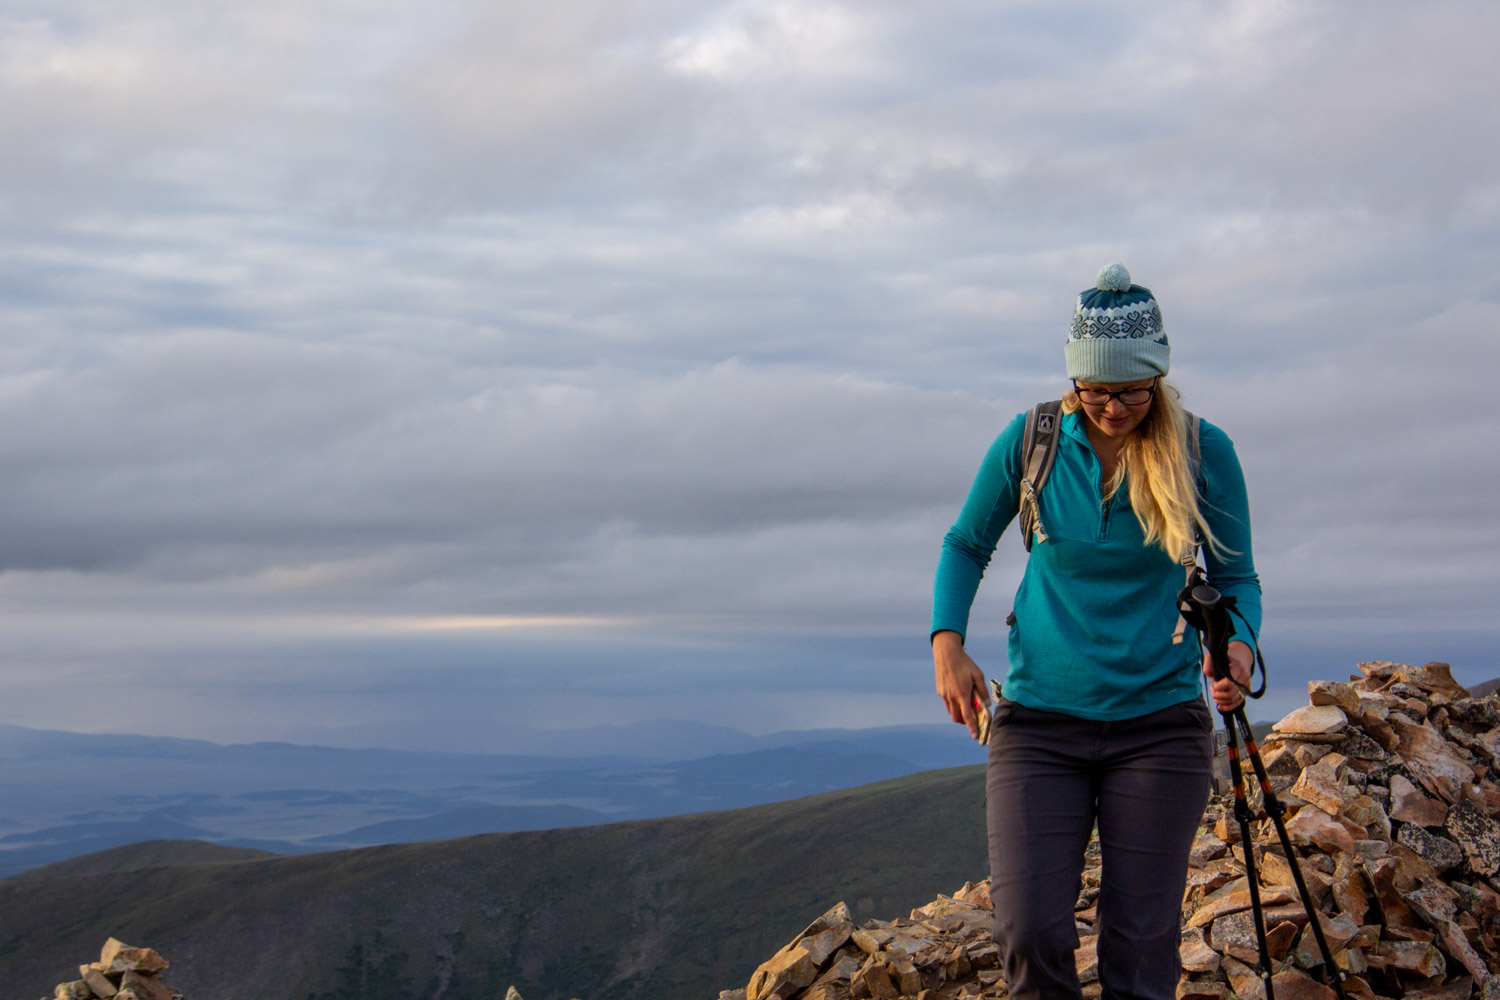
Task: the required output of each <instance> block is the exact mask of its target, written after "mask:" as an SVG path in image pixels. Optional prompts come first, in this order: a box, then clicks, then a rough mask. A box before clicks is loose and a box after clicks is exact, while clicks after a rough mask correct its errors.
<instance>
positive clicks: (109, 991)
mask: <svg viewBox="0 0 1500 1000" xmlns="http://www.w3.org/2000/svg"><path fill="white" fill-rule="evenodd" d="M167 967H168V963H167V960H166V959H165V958H162V957H161V956H160V955H158V954H157V953H156V952H154V951H152V950H151V949H150V948H132V947H131V946H130V945H128V944H126V943H125V942H123V941H119V940H116V939H115V938H110V939H109V940H108V941H106V942H104V948H103V950H101V951H100V952H99V961H97V962H90V963H89V964H88V965H80V966H79V967H78V978H77V979H75V980H73V981H72V982H67V983H58V984H57V988H56V989H55V990H53V991H52V1000H94V998H95V997H97V998H99V1000H111V998H113V1000H182V994H181V993H179V992H178V991H177V990H174V989H172V987H170V986H168V985H166V984H165V983H163V982H162V981H161V979H159V978H158V977H159V976H160V975H161V974H162V973H163V972H165V971H166V970H167ZM42 1000H47V998H46V997H43V998H42Z"/></svg>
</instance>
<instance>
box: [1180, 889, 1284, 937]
mask: <svg viewBox="0 0 1500 1000" xmlns="http://www.w3.org/2000/svg"><path fill="white" fill-rule="evenodd" d="M1296 898H1297V897H1296V894H1295V893H1294V892H1293V891H1292V890H1291V889H1287V888H1285V887H1283V886H1275V887H1269V886H1262V887H1261V890H1260V905H1261V906H1276V905H1278V904H1280V903H1290V902H1292V901H1293V900H1294V899H1296ZM1250 908H1251V902H1250V890H1249V888H1245V889H1240V890H1237V891H1235V892H1231V893H1229V894H1228V895H1225V896H1219V897H1218V898H1215V899H1213V900H1212V901H1211V902H1210V901H1205V902H1204V904H1203V905H1202V906H1200V907H1199V908H1198V910H1197V911H1196V912H1195V913H1194V914H1193V915H1192V916H1191V917H1190V918H1188V922H1187V925H1188V926H1189V927H1204V926H1206V925H1208V924H1211V923H1213V922H1214V921H1215V920H1218V919H1219V918H1220V917H1224V916H1228V915H1229V914H1231V913H1240V912H1241V911H1244V910H1248V909H1250Z"/></svg>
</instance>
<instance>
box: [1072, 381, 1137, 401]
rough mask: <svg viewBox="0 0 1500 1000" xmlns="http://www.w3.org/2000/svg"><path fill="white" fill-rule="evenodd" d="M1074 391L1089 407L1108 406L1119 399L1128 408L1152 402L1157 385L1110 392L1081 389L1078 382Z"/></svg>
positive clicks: (1106, 390)
mask: <svg viewBox="0 0 1500 1000" xmlns="http://www.w3.org/2000/svg"><path fill="white" fill-rule="evenodd" d="M1073 391H1074V392H1076V393H1078V399H1079V401H1080V402H1084V403H1087V404H1088V405H1089V406H1108V405H1109V401H1110V400H1111V399H1118V400H1119V401H1120V402H1121V403H1124V404H1125V405H1126V406H1145V405H1146V404H1147V403H1149V402H1151V397H1152V396H1155V395H1156V385H1155V384H1154V383H1153V384H1152V385H1148V386H1146V387H1145V388H1144V389H1120V390H1118V391H1116V392H1110V391H1109V390H1108V389H1080V388H1079V387H1078V382H1077V381H1074V383H1073Z"/></svg>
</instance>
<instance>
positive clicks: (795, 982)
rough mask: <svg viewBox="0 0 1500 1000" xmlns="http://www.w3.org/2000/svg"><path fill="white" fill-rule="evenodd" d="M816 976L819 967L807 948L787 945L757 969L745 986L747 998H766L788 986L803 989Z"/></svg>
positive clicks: (757, 999) (753, 999)
mask: <svg viewBox="0 0 1500 1000" xmlns="http://www.w3.org/2000/svg"><path fill="white" fill-rule="evenodd" d="M816 978H818V967H817V965H815V964H814V963H813V960H812V956H811V955H810V954H809V953H808V951H807V949H806V948H803V947H802V946H801V945H794V946H790V947H786V948H783V949H781V951H779V952H777V953H776V954H775V955H773V956H771V958H770V960H769V961H767V962H765V963H763V964H762V965H761V966H760V968H758V969H756V970H755V973H754V974H753V975H752V976H751V977H750V982H749V984H748V985H747V986H746V987H745V1000H765V998H766V997H769V996H771V995H772V994H775V993H780V992H781V991H782V989H783V987H787V986H791V987H794V988H796V989H801V988H802V987H804V986H807V985H809V984H811V983H812V981H813V980H814V979H816Z"/></svg>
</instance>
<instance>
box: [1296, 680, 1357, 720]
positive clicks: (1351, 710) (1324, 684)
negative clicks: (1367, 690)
mask: <svg viewBox="0 0 1500 1000" xmlns="http://www.w3.org/2000/svg"><path fill="white" fill-rule="evenodd" d="M1307 700H1308V701H1309V702H1310V703H1311V704H1313V705H1337V706H1338V707H1339V709H1340V710H1341V711H1342V712H1343V713H1344V714H1345V715H1346V716H1349V717H1352V718H1356V719H1357V718H1359V714H1360V708H1359V692H1358V691H1356V690H1355V689H1354V685H1352V684H1345V683H1343V682H1342V681H1308V682H1307Z"/></svg>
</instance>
